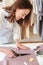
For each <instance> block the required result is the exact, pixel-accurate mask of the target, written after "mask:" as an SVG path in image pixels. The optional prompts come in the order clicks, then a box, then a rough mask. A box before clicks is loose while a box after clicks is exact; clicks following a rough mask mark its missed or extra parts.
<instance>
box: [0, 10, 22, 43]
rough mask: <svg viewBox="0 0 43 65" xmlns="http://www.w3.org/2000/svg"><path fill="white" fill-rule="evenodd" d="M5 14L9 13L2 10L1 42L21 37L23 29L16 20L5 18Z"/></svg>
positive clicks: (0, 12)
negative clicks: (11, 20) (12, 21)
mask: <svg viewBox="0 0 43 65" xmlns="http://www.w3.org/2000/svg"><path fill="white" fill-rule="evenodd" d="M5 15H7V16H8V13H7V12H5V11H4V10H0V22H1V24H0V44H3V43H8V42H11V41H12V40H16V39H21V29H20V26H19V24H18V23H17V22H16V21H14V23H10V22H9V21H8V20H7V19H5V18H4V17H5Z"/></svg>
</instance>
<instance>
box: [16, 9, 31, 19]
mask: <svg viewBox="0 0 43 65" xmlns="http://www.w3.org/2000/svg"><path fill="white" fill-rule="evenodd" d="M29 13H30V9H17V10H16V13H15V18H16V20H19V19H21V18H22V19H24V18H25V16H27V15H28V14H29Z"/></svg>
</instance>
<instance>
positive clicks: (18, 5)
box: [4, 0, 33, 25]
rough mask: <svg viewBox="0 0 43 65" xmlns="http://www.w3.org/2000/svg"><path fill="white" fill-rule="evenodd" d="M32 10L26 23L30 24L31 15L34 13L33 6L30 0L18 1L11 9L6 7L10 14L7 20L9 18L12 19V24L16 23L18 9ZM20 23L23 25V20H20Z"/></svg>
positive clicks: (26, 18)
mask: <svg viewBox="0 0 43 65" xmlns="http://www.w3.org/2000/svg"><path fill="white" fill-rule="evenodd" d="M17 8H19V9H30V10H31V11H30V13H29V14H28V15H27V16H26V17H25V19H24V20H25V23H29V19H30V15H31V12H32V9H33V7H32V4H31V3H30V1H29V0H16V1H15V2H14V3H13V4H12V5H11V6H9V7H5V8H4V9H5V11H7V12H8V13H9V16H5V18H7V19H8V20H9V19H10V22H11V23H12V22H14V18H15V12H16V9H17ZM18 23H19V24H20V25H21V24H22V23H23V22H22V19H20V20H18Z"/></svg>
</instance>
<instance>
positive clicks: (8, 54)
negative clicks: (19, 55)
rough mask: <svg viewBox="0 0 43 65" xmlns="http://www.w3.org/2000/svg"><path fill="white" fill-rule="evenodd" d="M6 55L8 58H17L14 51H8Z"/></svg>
mask: <svg viewBox="0 0 43 65" xmlns="http://www.w3.org/2000/svg"><path fill="white" fill-rule="evenodd" d="M6 54H7V57H10V58H15V57H16V56H15V55H14V54H13V52H12V50H7V52H6Z"/></svg>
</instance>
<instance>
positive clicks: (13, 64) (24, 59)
mask: <svg viewBox="0 0 43 65" xmlns="http://www.w3.org/2000/svg"><path fill="white" fill-rule="evenodd" d="M4 48H5V49H6V48H7V49H11V50H14V51H15V52H16V53H19V54H29V55H25V56H18V57H16V58H8V57H5V59H4V61H5V62H4V61H3V64H0V65H39V64H38V61H37V59H36V56H35V53H34V51H33V50H31V49H30V48H29V49H27V50H22V49H16V48H11V47H9V48H8V47H4ZM30 59H31V60H32V59H33V60H32V61H31V60H30ZM0 63H2V62H0Z"/></svg>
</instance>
